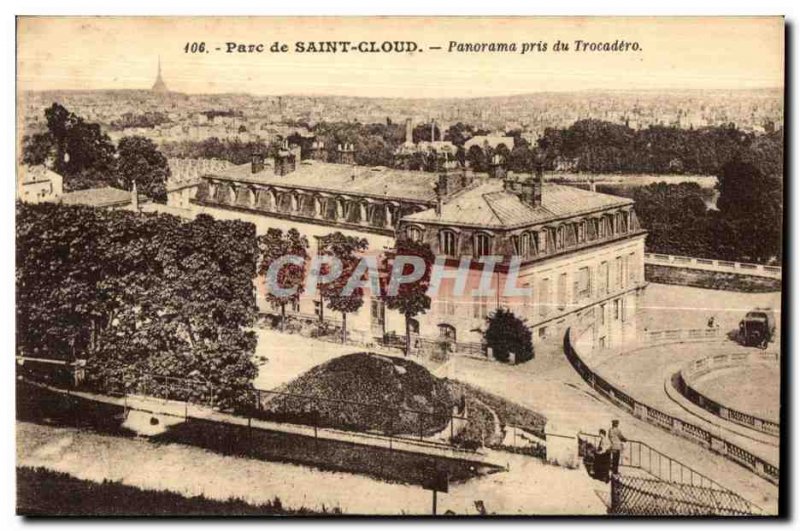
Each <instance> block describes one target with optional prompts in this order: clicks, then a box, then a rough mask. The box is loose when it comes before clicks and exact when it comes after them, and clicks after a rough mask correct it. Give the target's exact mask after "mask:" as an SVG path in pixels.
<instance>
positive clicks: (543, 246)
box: [536, 230, 547, 254]
mask: <svg viewBox="0 0 800 531" xmlns="http://www.w3.org/2000/svg"><path fill="white" fill-rule="evenodd" d="M536 236H537V237H538V238H539V252H540V253H542V254H545V253H547V230H540V231H539V232H537V233H536Z"/></svg>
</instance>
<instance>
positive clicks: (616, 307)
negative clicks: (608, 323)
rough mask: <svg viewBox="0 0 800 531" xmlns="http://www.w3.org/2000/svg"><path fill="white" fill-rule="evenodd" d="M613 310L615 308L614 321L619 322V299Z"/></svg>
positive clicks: (615, 302) (616, 300)
mask: <svg viewBox="0 0 800 531" xmlns="http://www.w3.org/2000/svg"><path fill="white" fill-rule="evenodd" d="M613 308H614V320H615V321H619V318H620V304H619V299H615V300H614V306H613Z"/></svg>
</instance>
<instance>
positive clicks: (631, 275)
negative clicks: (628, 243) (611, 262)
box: [628, 253, 637, 284]
mask: <svg viewBox="0 0 800 531" xmlns="http://www.w3.org/2000/svg"><path fill="white" fill-rule="evenodd" d="M636 276H637V275H636V253H631V254H629V255H628V282H630V283H631V284H636V281H637V278H636Z"/></svg>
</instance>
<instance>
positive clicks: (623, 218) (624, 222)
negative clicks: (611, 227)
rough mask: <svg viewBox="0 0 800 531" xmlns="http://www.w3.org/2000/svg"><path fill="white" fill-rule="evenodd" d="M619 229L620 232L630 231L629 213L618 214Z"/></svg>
mask: <svg viewBox="0 0 800 531" xmlns="http://www.w3.org/2000/svg"><path fill="white" fill-rule="evenodd" d="M617 231H618V232H620V233H626V232H628V213H627V212H620V213H619V214H617Z"/></svg>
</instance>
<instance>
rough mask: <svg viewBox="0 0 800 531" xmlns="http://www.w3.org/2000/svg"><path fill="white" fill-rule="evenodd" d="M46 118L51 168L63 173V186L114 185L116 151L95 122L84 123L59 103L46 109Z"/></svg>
mask: <svg viewBox="0 0 800 531" xmlns="http://www.w3.org/2000/svg"><path fill="white" fill-rule="evenodd" d="M45 118H46V121H47V129H48V132H49V135H50V138H51V140H52V142H53V146H54V151H55V158H54V162H53V170H54V171H55V172H56V173H59V174H61V175H63V176H64V178H65V182H64V186H65V187H66V188H68V189H70V190H80V189H83V188H91V187H93V186H104V185H105V186H108V185H111V184H113V182H114V154H115V151H116V150H115V148H114V144H113V143H112V142H111V139H110V138H109V137H108V135H106V134H104V133H103V132H102V131H101V130H100V126H99V125H98V124H94V123H89V122H86V121H85V120H84V119H83V118H81V117H79V116H77V115H75V114H74V113H72V112H70V111H69V110H67V109H66V108H65V107H63V106H62V105H59V104H58V103H54V104H53V105H51V106H50V107H49V108H48V109H46V110H45ZM39 148H40V146H39Z"/></svg>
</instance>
